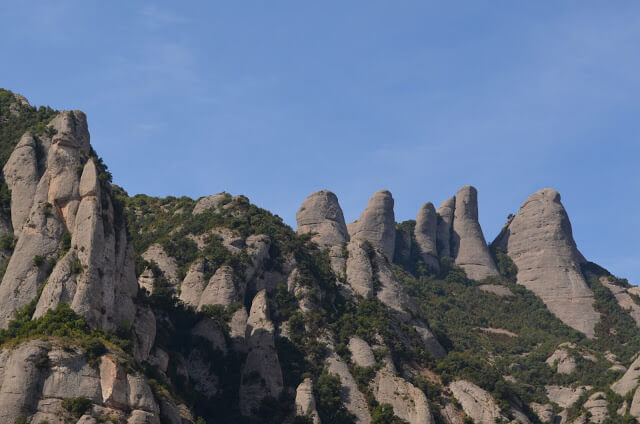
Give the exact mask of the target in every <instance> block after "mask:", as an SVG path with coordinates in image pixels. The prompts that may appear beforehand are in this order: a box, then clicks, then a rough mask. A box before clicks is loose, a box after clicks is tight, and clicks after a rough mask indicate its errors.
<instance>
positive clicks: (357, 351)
mask: <svg viewBox="0 0 640 424" xmlns="http://www.w3.org/2000/svg"><path fill="white" fill-rule="evenodd" d="M348 347H349V351H350V352H351V360H352V361H353V362H354V363H355V364H356V365H358V366H360V367H373V366H375V365H376V358H375V356H374V355H373V350H371V347H370V346H369V344H368V343H367V342H365V341H364V340H362V339H361V338H360V337H351V339H349V345H348Z"/></svg>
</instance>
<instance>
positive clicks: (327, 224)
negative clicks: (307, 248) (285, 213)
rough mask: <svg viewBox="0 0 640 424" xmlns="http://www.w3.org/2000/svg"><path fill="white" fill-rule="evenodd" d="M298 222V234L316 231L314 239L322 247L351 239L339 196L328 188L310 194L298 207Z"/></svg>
mask: <svg viewBox="0 0 640 424" xmlns="http://www.w3.org/2000/svg"><path fill="white" fill-rule="evenodd" d="M296 222H297V224H298V230H297V232H298V234H306V233H314V234H315V235H314V236H313V238H312V240H313V241H315V242H316V243H318V245H319V246H321V247H332V246H336V245H340V244H342V243H346V242H348V241H349V233H348V232H347V225H346V224H345V222H344V215H343V214H342V208H340V204H339V203H338V198H337V197H336V195H335V194H333V193H332V192H330V191H328V190H320V191H316V192H315V193H312V194H310V195H309V197H307V198H306V199H305V201H304V202H302V205H301V206H300V209H298V212H297V213H296Z"/></svg>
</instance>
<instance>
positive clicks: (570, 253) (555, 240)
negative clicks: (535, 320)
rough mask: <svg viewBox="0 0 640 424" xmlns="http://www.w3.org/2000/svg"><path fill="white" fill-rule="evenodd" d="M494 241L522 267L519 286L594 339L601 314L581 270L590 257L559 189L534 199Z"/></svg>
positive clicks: (535, 195)
mask: <svg viewBox="0 0 640 424" xmlns="http://www.w3.org/2000/svg"><path fill="white" fill-rule="evenodd" d="M494 243H495V244H496V246H497V247H500V248H501V249H502V250H503V251H504V252H506V253H507V254H508V255H509V257H510V258H511V259H512V260H513V261H514V263H515V264H516V266H517V267H518V283H519V284H522V285H524V286H525V287H527V288H528V289H529V290H532V291H533V292H534V293H536V294H537V295H538V296H539V297H540V298H542V300H543V301H544V302H545V304H546V305H547V307H548V308H549V310H550V311H551V312H552V313H553V314H555V315H556V316H557V317H558V318H560V319H561V320H562V321H563V322H564V323H565V324H567V325H569V326H571V327H573V328H575V329H576V330H579V331H581V332H583V333H585V334H586V335H587V336H589V337H593V335H594V327H595V325H596V323H597V322H598V321H599V320H600V315H599V314H598V313H597V312H596V311H595V309H594V308H593V301H594V299H593V294H592V292H591V290H590V289H589V287H588V286H587V283H586V281H585V279H584V276H583V275H582V272H581V269H580V264H582V263H584V262H585V259H584V257H583V256H582V254H581V253H580V252H579V251H578V248H577V247H576V243H575V241H574V239H573V233H572V230H571V222H570V221H569V216H568V215H567V212H566V210H565V209H564V206H563V205H562V203H561V201H560V194H559V193H558V192H557V191H556V190H554V189H551V188H545V189H542V190H540V191H537V192H536V193H534V194H532V195H531V196H529V198H528V199H527V200H526V201H525V202H524V203H523V204H522V206H521V207H520V210H519V211H518V213H517V214H516V216H515V217H514V218H513V219H512V220H511V221H510V222H508V223H507V224H506V225H505V226H504V227H503V229H502V232H501V233H500V234H499V235H498V237H497V238H496V240H495V241H494Z"/></svg>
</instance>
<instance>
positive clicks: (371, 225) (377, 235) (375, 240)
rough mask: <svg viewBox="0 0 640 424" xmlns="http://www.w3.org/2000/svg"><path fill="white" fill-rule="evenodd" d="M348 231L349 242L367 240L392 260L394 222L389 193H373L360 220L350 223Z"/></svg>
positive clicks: (391, 199)
mask: <svg viewBox="0 0 640 424" xmlns="http://www.w3.org/2000/svg"><path fill="white" fill-rule="evenodd" d="M348 230H349V235H350V236H351V240H368V241H369V242H371V244H372V245H373V246H374V247H377V248H379V249H380V250H381V251H382V253H383V254H384V255H386V257H387V259H389V260H390V261H391V260H393V252H394V250H395V238H396V222H395V215H394V213H393V197H392V196H391V193H390V192H388V191H387V190H382V191H378V192H376V193H374V194H373V196H371V199H369V203H367V207H366V208H365V210H364V212H362V215H360V218H358V220H356V221H354V222H352V223H350V224H349V227H348Z"/></svg>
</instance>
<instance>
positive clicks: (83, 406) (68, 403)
mask: <svg viewBox="0 0 640 424" xmlns="http://www.w3.org/2000/svg"><path fill="white" fill-rule="evenodd" d="M91 403H92V402H91V399H87V398H86V397H76V398H72V399H63V400H62V407H63V408H64V409H66V410H67V411H69V412H70V413H71V414H72V415H73V416H75V417H76V418H80V417H81V416H83V415H84V413H85V412H87V409H89V408H90V407H91Z"/></svg>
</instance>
